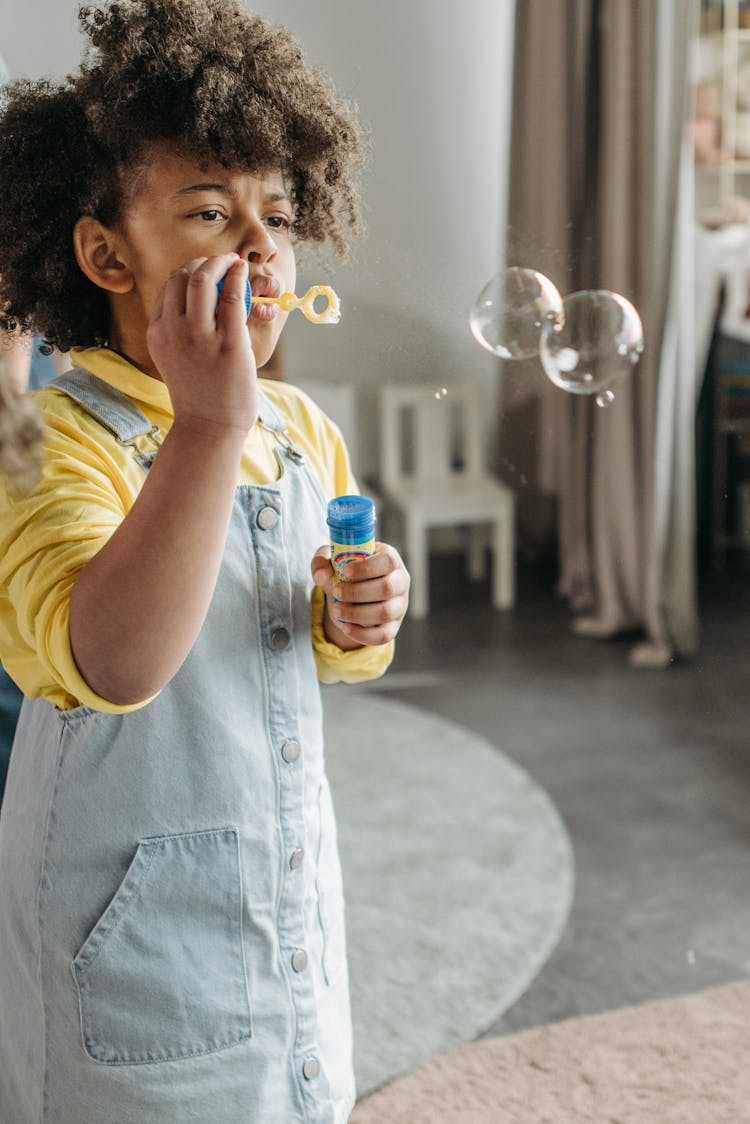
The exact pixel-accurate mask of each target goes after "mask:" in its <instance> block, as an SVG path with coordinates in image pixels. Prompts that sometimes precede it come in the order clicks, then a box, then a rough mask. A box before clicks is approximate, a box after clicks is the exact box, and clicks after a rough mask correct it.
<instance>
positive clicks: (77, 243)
mask: <svg viewBox="0 0 750 1124" xmlns="http://www.w3.org/2000/svg"><path fill="white" fill-rule="evenodd" d="M73 249H74V252H75V256H76V261H77V262H78V265H79V268H80V269H81V271H82V272H83V273H85V274H86V276H87V277H88V279H89V281H93V283H94V284H95V285H98V286H99V288H100V289H106V290H107V291H108V292H110V293H129V292H130V290H131V289H132V288H133V285H134V279H133V274H132V273H131V271H130V269H129V268H128V266H127V265H126V264H125V262H123V261H121V260H120V258H119V257H118V254H117V238H116V235H115V233H114V231H112V230H110V228H109V227H107V226H104V224H103V223H101V222H99V220H98V219H95V218H92V216H91V215H84V216H83V217H82V218H80V219H79V220H78V222H77V223H76V224H75V226H74V227H73Z"/></svg>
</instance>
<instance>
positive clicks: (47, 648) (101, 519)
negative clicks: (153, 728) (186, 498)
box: [0, 407, 150, 713]
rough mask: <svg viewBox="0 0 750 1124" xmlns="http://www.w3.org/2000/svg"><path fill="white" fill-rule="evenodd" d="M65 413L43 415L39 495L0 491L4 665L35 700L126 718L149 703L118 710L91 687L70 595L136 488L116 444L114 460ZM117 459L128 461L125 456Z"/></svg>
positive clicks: (97, 432) (95, 433) (89, 429)
mask: <svg viewBox="0 0 750 1124" xmlns="http://www.w3.org/2000/svg"><path fill="white" fill-rule="evenodd" d="M66 410H67V407H66V408H63V409H62V410H61V411H60V413H59V414H58V415H57V416H53V417H51V418H50V417H48V418H47V421H48V428H47V435H46V440H45V461H44V471H43V477H42V480H41V481H40V483H39V484H38V485H37V487H36V488H35V489H34V490H33V492H31V493H30V494H28V495H17V494H15V493H13V492H12V491H10V490H9V488H7V487H5V486H4V485H0V528H2V530H1V537H0V591H1V593H0V635H2V654H3V664H4V666H5V668H6V670H7V671H8V674H9V675H10V676H11V677H12V678H13V679H14V680H15V681H16V683H17V684H18V686H19V687H20V688H21V690H22V691H23V692H24V694H26V695H28V696H29V697H30V698H35V697H38V696H40V695H41V696H42V697H45V698H47V699H48V700H49V701H50V702H52V703H53V704H54V705H56V706H59V707H61V708H62V709H64V710H69V709H72V708H74V707H76V706H79V705H84V706H89V707H91V708H92V709H94V710H102V711H108V712H110V713H124V712H126V711H130V710H137V709H138V708H139V707H140V706H145V705H146V703H147V702H149V701H150V700H149V699H144V700H143V702H141V703H138V704H135V705H129V706H120V705H117V704H114V703H111V702H109V701H108V700H107V699H103V698H101V697H100V696H99V695H97V694H96V693H95V692H94V691H92V690H91V688H90V687H89V686H88V684H87V683H86V681H85V679H84V678H83V676H82V675H81V673H80V671H79V670H78V667H77V666H76V662H75V659H74V657H73V651H72V648H71V644H70V631H69V619H70V594H71V591H72V588H73V585H74V583H75V580H76V577H77V575H78V573H79V572H80V570H81V569H82V568H83V567H84V566H85V565H86V563H87V562H88V561H90V559H91V558H93V557H94V555H95V554H97V553H98V551H99V550H101V548H102V547H103V546H104V544H105V543H106V542H107V541H108V539H109V538H110V536H111V535H112V534H113V533H114V531H116V530H117V528H118V527H119V525H120V523H121V522H122V520H123V518H124V517H125V514H126V512H127V511H128V510H129V508H130V506H131V505H132V502H133V499H134V497H135V495H136V494H137V490H138V487H139V486H140V482H138V483H137V484H136V485H135V488H133V484H134V479H131V480H128V476H129V465H127V463H123V465H119V464H117V463H116V461H117V459H118V454H119V450H117V447H116V446H115V449H116V451H115V452H114V453H111V451H110V450H108V448H107V447H106V446H104V445H102V441H101V426H99V425H98V423H96V422H94V421H93V419H92V421H91V426H89V425H88V424H87V422H86V421H83V422H82V421H80V419H76V420H75V423H74V424H71V421H70V419H69V418H68V419H66V418H65V417H64V414H65V412H66ZM93 427H95V429H94V428H93ZM113 445H114V442H113ZM119 455H121V456H123V457H124V458H128V457H129V458H130V459H131V460H132V455H131V454H130V451H129V450H127V449H126V450H123V452H122V454H119ZM133 467H134V468H135V471H136V473H137V472H140V469H138V467H137V466H136V465H135V464H133Z"/></svg>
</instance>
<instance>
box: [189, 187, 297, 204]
mask: <svg viewBox="0 0 750 1124" xmlns="http://www.w3.org/2000/svg"><path fill="white" fill-rule="evenodd" d="M201 191H220V192H221V193H222V195H231V196H236V195H238V194H239V192H238V191H237V189H236V188H234V187H230V186H229V184H226V183H194V184H191V185H190V187H181V188H180V189H179V191H176V192H175V195H177V196H180V195H191V194H198V193H199V192H201ZM265 201H266V202H267V203H282V202H287V203H290V202H291V200H290V198H289V196H288V195H287V194H286V192H284V191H269V192H268V194H267V195H266V196H265Z"/></svg>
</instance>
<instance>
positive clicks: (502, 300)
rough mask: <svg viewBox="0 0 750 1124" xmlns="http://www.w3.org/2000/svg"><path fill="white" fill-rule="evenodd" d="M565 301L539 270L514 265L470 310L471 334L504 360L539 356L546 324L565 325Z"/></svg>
mask: <svg viewBox="0 0 750 1124" xmlns="http://www.w3.org/2000/svg"><path fill="white" fill-rule="evenodd" d="M562 307H563V301H562V297H561V296H560V293H559V292H558V290H557V288H556V287H555V286H554V285H553V284H552V282H551V281H550V279H549V278H548V277H545V276H544V274H543V273H539V272H537V270H536V269H523V268H521V267H520V266H512V267H511V268H510V269H505V270H503V272H502V273H498V274H497V276H496V277H493V278H492V280H491V281H488V282H487V284H486V285H485V286H484V288H483V289H482V291H481V293H480V294H479V296H478V297H477V299H476V302H475V304H474V307H473V308H472V310H471V316H470V318H469V322H470V324H471V331H472V334H473V336H474V338H475V340H477V342H478V343H480V344H481V345H482V347H484V348H486V349H487V351H491V352H492V354H493V355H499V356H500V358H501V359H526V358H528V357H529V356H531V355H537V354H538V353H539V339H540V335H541V332H542V329H543V328H544V326H545V325H546V324H560V323H561V322H562Z"/></svg>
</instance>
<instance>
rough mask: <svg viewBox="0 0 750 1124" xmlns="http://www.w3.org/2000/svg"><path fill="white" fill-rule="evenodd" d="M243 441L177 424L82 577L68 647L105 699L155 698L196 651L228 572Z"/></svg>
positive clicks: (234, 434) (236, 435)
mask: <svg viewBox="0 0 750 1124" xmlns="http://www.w3.org/2000/svg"><path fill="white" fill-rule="evenodd" d="M243 439H244V435H243V433H242V432H241V431H240V430H239V429H237V430H227V429H222V428H221V427H219V426H217V427H216V428H215V429H214V430H213V431H211V429H210V427H206V426H202V427H200V428H191V427H190V426H189V425H186V424H184V423H179V424H178V423H177V422H175V424H174V425H173V427H172V429H171V431H170V432H169V434H168V435H167V437H166V438H165V441H164V444H163V446H162V448H161V450H160V451H159V455H158V457H157V458H156V460H155V461H154V464H153V467H152V468H151V471H150V472H149V475H148V477H147V478H146V480H145V482H144V485H143V488H142V489H141V492H140V494H139V496H138V499H137V500H136V502H135V504H134V505H133V507H132V509H131V511H130V512H129V513H128V515H127V516H126V518H125V519H124V520H123V522H122V524H121V525H120V527H118V529H117V531H115V533H114V534H113V535H112V537H111V538H110V540H109V541H108V542H107V544H106V546H104V547H103V548H102V549H101V550H100V551H99V553H98V554H97V555H96V556H95V557H94V558H92V560H91V561H90V562H89V563H88V564H87V565H86V566H85V567H84V568H83V570H81V573H80V574H79V576H78V578H77V580H76V583H75V585H74V587H73V591H72V594H71V601H70V639H71V646H72V650H73V655H74V658H75V661H76V664H77V665H78V669H79V671H80V672H81V675H82V676H83V678H84V679H85V680H86V682H87V683H88V685H89V686H90V687H91V689H92V690H93V691H95V692H96V693H97V694H98V695H100V696H101V697H102V698H105V699H107V700H108V701H110V702H113V703H117V704H119V705H129V704H131V703H136V702H141V701H143V700H144V699H146V698H150V697H151V696H152V695H154V694H156V693H157V691H159V690H160V689H161V688H162V687H163V686H164V684H165V683H167V682H168V681H169V680H170V679H171V678H172V676H173V675H174V674H175V672H176V671H177V670H178V668H179V667H180V665H181V664H182V662H183V660H184V659H185V657H186V656H187V654H188V652H189V651H190V649H191V647H192V645H193V643H194V641H195V639H196V637H197V635H198V632H199V631H200V628H201V626H202V624H203V621H204V619H205V616H206V613H207V611H208V607H209V604H210V601H211V597H212V595H213V591H214V587H215V584H216V578H217V575H218V572H219V567H220V565H221V558H222V554H223V550H224V543H225V539H226V533H227V527H228V524H229V518H230V515H231V509H232V502H233V498H234V489H235V485H236V480H237V470H238V464H239V460H240V456H241V450H242V444H243Z"/></svg>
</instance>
